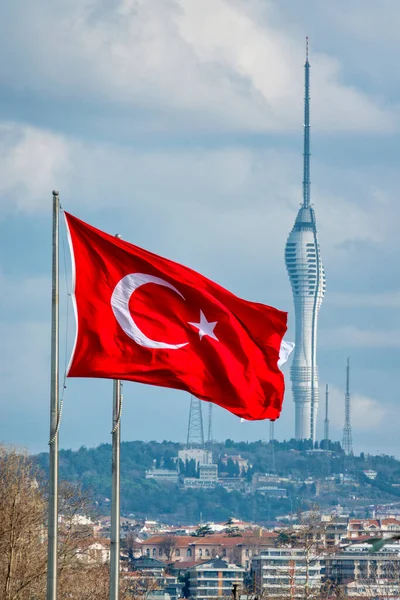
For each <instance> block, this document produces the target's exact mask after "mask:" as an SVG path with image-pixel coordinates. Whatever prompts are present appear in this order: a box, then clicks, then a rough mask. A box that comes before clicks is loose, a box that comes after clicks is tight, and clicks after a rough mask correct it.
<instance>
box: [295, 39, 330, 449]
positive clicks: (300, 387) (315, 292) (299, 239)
mask: <svg viewBox="0 0 400 600" xmlns="http://www.w3.org/2000/svg"><path fill="white" fill-rule="evenodd" d="M304 68H305V95H304V176H303V202H302V204H301V206H300V209H299V212H298V214H297V217H296V221H295V223H294V226H293V229H292V231H291V232H290V234H289V237H288V240H287V242H286V248H285V264H286V269H287V272H288V275H289V279H290V283H291V286H292V292H293V301H294V310H295V321H296V323H295V326H296V334H295V344H296V345H295V349H294V353H293V361H292V366H291V370H290V377H291V381H292V392H293V400H294V403H295V437H296V439H311V440H312V441H313V442H314V441H315V428H316V421H317V412H318V370H317V364H316V349H317V320H318V313H319V309H320V307H321V304H322V300H323V297H324V295H325V285H326V284H325V273H324V267H323V264H322V259H321V252H320V247H319V244H318V239H317V226H316V221H315V213H314V208H313V207H312V206H311V196H310V188H311V181H310V63H309V62H308V39H307V50H306V62H305V65H304Z"/></svg>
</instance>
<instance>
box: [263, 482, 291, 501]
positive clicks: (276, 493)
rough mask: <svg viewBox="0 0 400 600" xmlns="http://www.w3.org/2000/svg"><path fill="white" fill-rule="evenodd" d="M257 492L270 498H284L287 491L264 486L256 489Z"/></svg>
mask: <svg viewBox="0 0 400 600" xmlns="http://www.w3.org/2000/svg"><path fill="white" fill-rule="evenodd" d="M257 492H258V493H259V494H262V495H263V496H269V497H270V498H286V496H287V490H286V489H285V488H280V487H276V486H274V485H264V486H260V487H258V488H257Z"/></svg>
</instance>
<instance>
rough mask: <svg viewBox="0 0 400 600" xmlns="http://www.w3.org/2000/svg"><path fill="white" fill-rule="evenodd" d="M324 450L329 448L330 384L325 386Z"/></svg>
mask: <svg viewBox="0 0 400 600" xmlns="http://www.w3.org/2000/svg"><path fill="white" fill-rule="evenodd" d="M324 440H325V447H324V450H329V386H328V384H326V388H325V420H324Z"/></svg>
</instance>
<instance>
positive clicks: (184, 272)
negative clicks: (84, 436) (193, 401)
mask: <svg viewBox="0 0 400 600" xmlns="http://www.w3.org/2000/svg"><path fill="white" fill-rule="evenodd" d="M65 216H66V221H67V228H68V231H69V238H70V243H71V252H72V260H73V263H74V271H75V290H74V293H75V307H76V313H77V337H76V341H75V348H74V351H73V355H72V358H71V364H70V368H69V373H68V375H69V377H105V378H109V379H127V380H131V381H137V382H140V383H148V384H152V385H159V386H163V387H169V388H176V389H181V390H186V391H188V392H190V393H191V394H193V395H194V396H197V397H198V398H201V399H202V400H208V401H210V402H214V403H215V404H219V406H222V407H223V408H226V409H227V410H229V411H230V412H232V413H234V414H235V415H238V416H239V417H243V418H245V419H251V420H255V419H266V418H269V419H276V418H278V417H279V414H280V411H281V406H282V401H283V394H284V378H283V374H282V373H281V371H280V370H279V368H278V366H277V363H278V359H279V350H280V347H281V342H282V337H283V335H284V334H285V332H286V320H287V314H286V313H284V312H281V311H279V310H277V309H275V308H271V307H270V306H264V305H263V304H257V303H255V302H247V301H245V300H242V299H241V298H238V297H237V296H234V295H233V294H232V293H231V292H228V291H227V290H225V289H224V288H222V287H221V286H219V285H218V284H216V283H214V282H213V281H210V280H209V279H206V278H205V277H203V276H202V275H200V274H199V273H196V272H195V271H192V270H191V269H189V268H187V267H184V266H182V265H180V264H178V263H175V262H172V261H170V260H167V259H166V258H162V257H161V256H157V255H156V254H152V253H151V252H148V251H146V250H143V249H142V248H138V247H137V246H133V245H132V244H129V243H128V242H125V241H123V240H120V239H117V238H115V237H114V236H111V235H108V234H106V233H104V232H102V231H100V230H98V229H95V228H94V227H92V226H90V225H88V224H86V223H84V222H83V221H81V220H80V219H77V218H76V217H74V216H72V215H70V214H68V213H65Z"/></svg>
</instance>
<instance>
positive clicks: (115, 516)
mask: <svg viewBox="0 0 400 600" xmlns="http://www.w3.org/2000/svg"><path fill="white" fill-rule="evenodd" d="M113 392H114V393H113V396H114V397H113V429H112V467H111V472H112V492H111V547H110V600H118V598H119V555H120V444H121V429H120V416H121V381H120V380H119V379H115V380H114V382H113Z"/></svg>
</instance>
